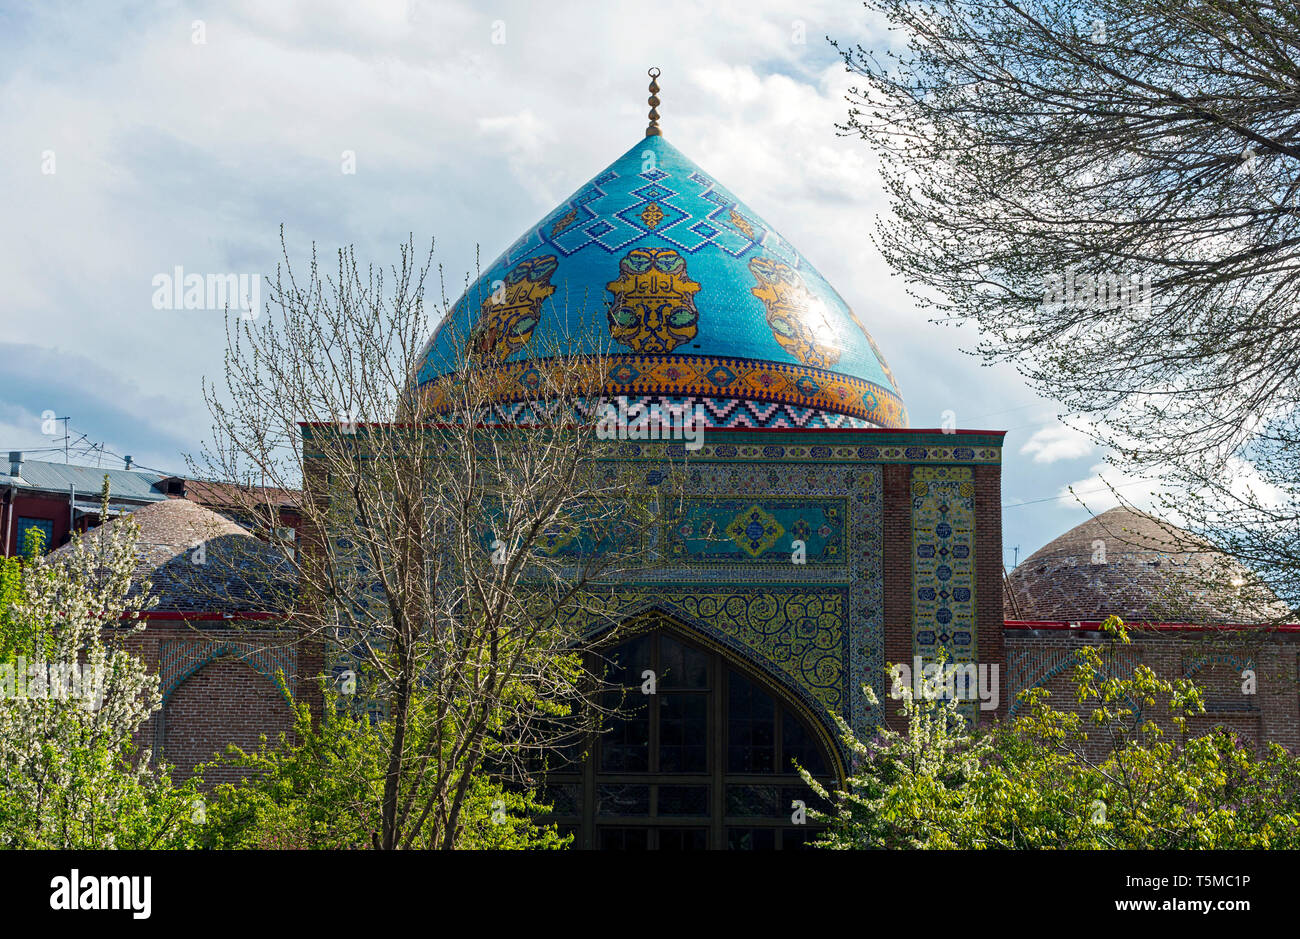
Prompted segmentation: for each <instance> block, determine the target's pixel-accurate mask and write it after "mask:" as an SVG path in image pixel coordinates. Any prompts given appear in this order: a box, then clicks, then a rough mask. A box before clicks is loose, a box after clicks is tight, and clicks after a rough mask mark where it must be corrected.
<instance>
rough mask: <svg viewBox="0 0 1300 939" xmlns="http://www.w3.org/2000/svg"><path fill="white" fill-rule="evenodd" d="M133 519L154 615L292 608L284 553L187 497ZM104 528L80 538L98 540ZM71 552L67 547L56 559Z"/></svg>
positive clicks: (139, 572) (139, 570) (140, 576)
mask: <svg viewBox="0 0 1300 939" xmlns="http://www.w3.org/2000/svg"><path fill="white" fill-rule="evenodd" d="M129 517H130V518H131V519H132V520H133V521H134V522H135V523H136V524H137V525H138V526H139V528H140V532H139V537H138V538H137V541H136V556H137V558H138V564H137V566H136V579H137V580H138V581H143V580H146V579H147V580H149V581H150V582H151V583H152V584H153V593H154V595H155V596H156V597H157V598H158V605H157V606H156V607H154V609H155V610H159V611H173V612H177V611H179V612H189V613H195V612H197V613H230V612H247V611H256V612H276V611H278V610H284V609H287V608H288V605H289V603H290V602H291V597H292V593H293V591H292V585H293V578H292V565H291V564H290V563H289V561H288V558H287V557H286V556H285V554H284V550H283V549H282V548H280V547H277V546H275V545H272V544H269V543H267V542H265V541H263V540H261V539H259V538H257V537H256V536H254V535H253V534H252V533H251V532H249V531H248V530H247V529H246V528H243V527H241V526H240V525H237V524H236V523H234V522H232V521H231V520H230V519H228V518H226V517H225V516H223V515H219V514H218V513H216V512H214V511H212V510H211V509H208V508H205V507H204V506H201V505H199V504H198V503H196V502H190V501H189V500H187V499H166V500H164V501H161V502H154V503H151V504H149V505H146V506H142V507H141V508H139V509H137V510H136V511H134V512H132V513H131V515H130V516H129ZM108 524H109V525H114V524H117V521H116V520H114V521H112V522H109V523H108ZM101 530H102V529H98V528H97V529H93V530H91V531H90V532H89V533H88V534H86V535H82V536H81V537H83V538H85V537H94V536H95V534H96V532H99V531H101ZM71 550H72V547H71V543H69V544H66V545H64V546H63V547H61V548H59V549H58V550H57V551H54V552H52V553H51V556H52V557H57V556H60V555H65V554H67V553H69V552H71Z"/></svg>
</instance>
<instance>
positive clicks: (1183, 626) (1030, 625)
mask: <svg viewBox="0 0 1300 939" xmlns="http://www.w3.org/2000/svg"><path fill="white" fill-rule="evenodd" d="M1101 623H1102V621H1101V620H1080V621H1078V622H1076V623H1066V622H1061V621H1059V620H1022V619H1009V620H1005V621H1004V622H1003V623H1002V627H1003V628H1004V629H1061V630H1068V631H1073V632H1100V631H1101ZM1124 625H1125V626H1127V627H1128V628H1129V629H1130V630H1134V631H1138V632H1141V631H1147V630H1154V631H1158V632H1218V631H1221V630H1223V631H1231V630H1238V631H1239V630H1247V629H1262V630H1264V631H1266V632H1281V633H1296V632H1300V623H1284V624H1281V625H1278V626H1268V625H1265V624H1262V623H1255V624H1249V623H1230V624H1227V625H1223V626H1206V625H1204V624H1201V623H1125V624H1124Z"/></svg>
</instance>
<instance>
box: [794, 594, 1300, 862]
mask: <svg viewBox="0 0 1300 939" xmlns="http://www.w3.org/2000/svg"><path fill="white" fill-rule="evenodd" d="M1105 628H1106V630H1107V631H1108V632H1109V633H1110V635H1111V636H1112V637H1113V640H1114V641H1115V642H1118V643H1127V642H1128V635H1127V632H1126V630H1125V628H1124V625H1123V623H1121V622H1120V621H1119V620H1118V619H1115V618H1112V619H1111V620H1108V621H1107V623H1106V625H1105ZM1076 655H1077V663H1076V666H1075V669H1074V673H1073V681H1074V685H1075V689H1076V695H1077V699H1078V703H1079V704H1080V705H1081V710H1080V711H1072V710H1071V711H1065V710H1057V709H1055V708H1053V707H1052V706H1051V705H1050V704H1049V694H1048V692H1047V691H1046V689H1042V688H1036V689H1031V690H1029V691H1026V692H1023V693H1022V694H1021V696H1020V700H1021V702H1022V711H1021V712H1020V713H1019V714H1018V715H1017V716H1016V717H1015V718H1014V719H1013V720H1011V721H1009V722H1004V723H1002V724H1000V725H997V726H996V727H994V728H993V729H991V730H989V731H987V732H972V731H970V730H969V729H968V728H967V725H966V721H965V718H964V717H963V715H962V713H961V711H960V708H959V706H958V704H957V702H954V701H943V700H939V699H938V698H936V697H932V696H927V695H922V697H921V698H920V699H913V697H912V694H911V691H910V689H906V688H900V689H899V691H900V692H901V694H900V695H899V697H901V708H902V713H903V716H904V718H905V720H906V722H907V732H906V733H902V732H897V731H891V730H887V729H883V728H882V729H881V730H880V732H879V734H878V736H877V737H876V738H875V739H873V740H871V741H868V742H863V741H860V740H858V739H856V738H855V737H854V736H853V735H852V733H851V732H849V730H848V727H847V726H846V725H841V730H842V731H843V732H844V734H845V742H846V744H847V745H848V747H849V749H850V751H851V753H852V754H853V756H854V766H855V768H854V772H853V774H852V776H851V777H850V779H849V780H848V783H849V785H848V787H847V789H846V790H845V791H843V792H835V793H830V794H829V796H828V797H829V798H830V799H831V801H832V803H833V809H832V810H831V811H830V812H829V813H826V814H823V813H821V812H817V811H812V812H811V814H812V816H813V817H814V818H817V819H820V820H825V821H827V822H828V823H829V828H828V830H827V832H826V835H825V836H824V838H823V839H822V840H821V841H820V842H819V844H820V846H822V847H827V848H839V849H844V848H897V847H909V848H940V849H942V848H961V849H979V848H1039V849H1044V848H1074V849H1079V848H1125V849H1180V848H1181V849H1189V848H1199V849H1204V848H1217V849H1229V848H1231V849H1243V848H1296V847H1300V760H1297V757H1295V756H1293V755H1292V754H1290V753H1288V752H1287V751H1285V750H1284V749H1283V748H1281V747H1279V746H1277V745H1270V746H1269V747H1268V748H1267V749H1266V750H1265V751H1264V752H1263V753H1258V754H1257V753H1255V752H1254V751H1252V750H1249V749H1246V748H1245V747H1242V746H1241V745H1240V744H1239V743H1238V742H1237V740H1236V738H1235V737H1233V736H1232V735H1231V734H1229V733H1227V732H1225V731H1223V730H1221V729H1216V730H1214V731H1212V732H1210V733H1208V734H1206V735H1204V736H1200V737H1195V738H1192V739H1189V740H1186V741H1185V742H1177V741H1175V740H1172V739H1170V738H1169V737H1168V736H1166V727H1168V728H1173V729H1176V730H1178V731H1179V732H1180V734H1181V733H1182V732H1184V731H1185V730H1186V721H1187V718H1188V717H1191V716H1193V715H1196V714H1202V713H1204V706H1203V704H1202V702H1201V697H1200V693H1199V692H1198V690H1197V689H1196V688H1195V687H1194V686H1193V684H1192V683H1191V682H1190V681H1187V680H1185V679H1179V680H1174V681H1170V680H1166V679H1162V678H1160V677H1159V676H1157V675H1156V674H1155V673H1154V672H1153V671H1152V670H1151V669H1150V668H1148V667H1146V666H1138V667H1137V668H1136V669H1134V670H1133V674H1132V676H1131V677H1129V678H1118V677H1115V676H1114V675H1111V674H1110V673H1109V671H1108V669H1107V667H1106V661H1105V652H1104V650H1103V649H1099V648H1096V647H1086V648H1083V649H1080V650H1078V652H1077V653H1076ZM801 773H802V771H801ZM803 776H804V779H805V781H806V782H808V783H809V785H811V786H812V787H813V788H814V789H815V790H817V791H818V793H819V794H820V795H823V796H824V797H827V794H826V793H825V792H824V791H823V790H821V789H820V787H819V786H818V785H817V783H816V782H815V781H814V780H813V779H812V778H811V777H809V776H808V775H807V774H806V773H803Z"/></svg>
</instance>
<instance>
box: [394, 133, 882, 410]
mask: <svg viewBox="0 0 1300 939" xmlns="http://www.w3.org/2000/svg"><path fill="white" fill-rule="evenodd" d="M452 337H458V339H457V341H468V342H469V344H470V346H471V348H472V350H473V352H474V354H475V355H476V356H477V357H478V360H479V361H480V362H484V363H487V364H489V365H490V367H492V368H495V369H498V370H500V373H501V383H500V387H501V388H502V389H503V390H502V392H501V395H500V399H499V401H498V409H499V410H500V411H501V412H502V415H503V416H505V417H509V416H510V414H511V413H515V414H518V413H519V409H522V408H526V407H527V406H528V405H527V402H528V401H529V400H530V399H531V398H532V397H533V389H534V388H535V387H536V386H537V385H538V371H537V369H538V368H539V367H541V368H545V362H544V361H543V360H542V357H545V356H546V355H547V354H548V352H549V353H551V354H554V350H555V349H556V348H557V345H556V342H557V341H558V340H560V339H561V338H563V337H581V338H582V339H583V341H584V342H585V343H586V344H587V345H588V346H590V347H592V348H593V349H594V347H596V346H603V351H604V352H606V353H608V354H609V355H610V357H611V363H612V365H611V369H610V372H609V376H608V382H607V384H606V391H607V392H608V393H609V394H611V395H616V396H625V397H627V398H628V400H629V401H630V402H632V401H634V402H638V403H643V404H650V403H659V404H661V405H675V406H682V405H686V406H696V405H699V406H703V407H704V409H705V414H706V419H707V421H708V423H709V424H711V425H712V426H740V427H862V426H879V427H905V426H907V412H906V409H905V408H904V407H903V401H902V398H901V396H900V395H899V392H898V386H897V384H896V383H895V381H894V376H893V373H892V372H891V371H890V369H889V366H888V365H887V364H886V363H885V358H884V356H883V355H882V354H881V352H880V349H879V348H878V347H877V346H876V344H875V342H874V341H873V340H872V338H871V336H870V334H868V332H867V330H866V327H865V326H864V325H863V324H862V322H861V321H860V320H859V319H858V317H857V316H856V315H855V314H854V313H853V311H852V310H851V309H850V308H849V306H848V304H846V303H845V302H844V300H843V299H842V298H841V297H840V295H839V294H838V293H836V292H835V290H834V289H833V288H832V287H831V286H830V284H828V283H827V282H826V280H825V279H824V278H823V277H822V276H821V275H820V274H819V273H817V271H816V270H815V269H814V268H813V267H812V265H811V264H809V263H808V262H807V261H806V260H804V258H803V256H802V255H800V254H799V252H798V251H796V250H795V249H794V247H793V246H791V245H790V243H789V242H787V241H786V240H785V239H784V238H782V237H781V236H780V235H779V234H777V233H776V232H775V231H773V230H772V228H771V226H769V225H768V224H767V223H766V222H764V221H763V220H762V219H761V218H759V217H758V215H757V214H755V213H754V212H753V211H752V210H750V209H749V207H748V206H746V205H744V204H743V203H742V202H740V201H739V200H738V199H737V198H736V197H735V196H733V195H732V194H731V193H730V192H728V191H727V190H726V189H725V188H723V187H722V186H721V185H719V184H718V183H717V182H716V181H715V180H714V179H713V177H711V176H709V175H708V174H707V173H705V172H704V171H703V170H701V169H700V168H699V167H698V166H696V165H695V164H694V163H692V162H691V161H690V160H688V159H687V158H686V157H685V156H683V155H682V154H681V153H680V152H679V151H678V150H677V149H676V148H675V147H673V146H672V145H671V144H670V143H668V142H667V141H666V140H664V138H663V137H661V136H653V137H647V138H645V139H644V140H643V141H638V143H637V144H636V146H634V147H632V149H630V150H628V151H627V153H625V154H623V155H622V156H621V157H619V158H618V159H617V160H615V161H614V163H613V164H612V165H610V166H609V167H608V168H607V169H605V170H604V171H602V172H601V173H600V174H598V175H597V176H596V177H595V178H594V179H592V180H591V182H589V183H587V184H586V185H585V186H583V187H582V188H581V189H579V190H578V191H577V192H575V193H574V194H573V195H572V196H570V197H569V198H568V199H567V200H565V201H564V202H563V203H562V204H561V205H559V206H558V207H557V208H556V209H555V210H554V211H553V212H551V213H550V214H549V215H547V216H546V217H545V218H544V219H542V220H541V221H540V222H539V223H538V224H536V225H534V226H533V227H532V228H530V229H529V230H528V231H526V232H525V233H524V234H523V236H522V237H521V238H519V240H518V241H516V242H515V243H514V244H513V245H511V246H510V247H509V248H508V249H506V251H505V253H504V254H502V255H501V257H499V258H497V260H496V261H494V262H493V263H492V264H491V265H490V266H489V267H488V268H487V269H486V271H485V272H484V273H483V275H482V276H481V277H480V278H479V279H478V280H477V281H475V282H474V283H473V284H471V285H470V287H469V289H468V290H467V291H466V292H465V294H464V295H463V296H462V297H461V298H460V299H459V300H458V301H457V302H456V303H455V305H454V306H453V308H452V310H451V312H450V314H449V315H448V317H447V319H446V320H445V321H444V322H443V323H442V324H440V325H439V328H438V330H437V331H436V332H435V333H434V335H433V337H432V338H431V339H430V340H429V344H428V347H427V348H426V350H425V353H424V365H423V366H422V368H421V370H420V373H419V381H420V383H421V385H422V386H424V388H425V390H426V392H428V393H430V401H431V403H432V406H433V407H434V408H435V409H436V408H437V406H438V403H439V402H440V401H441V396H440V395H439V394H438V391H437V377H438V376H439V375H440V374H442V373H444V372H446V371H448V370H449V366H450V363H451V362H453V361H455V354H456V350H455V349H453V348H452V345H451V344H452V341H453V339H452ZM512 409H513V411H512Z"/></svg>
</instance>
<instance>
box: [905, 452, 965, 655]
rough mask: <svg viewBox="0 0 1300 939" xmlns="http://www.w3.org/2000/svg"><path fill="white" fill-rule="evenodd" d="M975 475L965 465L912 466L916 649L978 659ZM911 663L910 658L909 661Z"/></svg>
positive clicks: (914, 641) (929, 653)
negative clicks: (976, 638)
mask: <svg viewBox="0 0 1300 939" xmlns="http://www.w3.org/2000/svg"><path fill="white" fill-rule="evenodd" d="M975 635H976V633H975V480H974V476H973V471H972V470H971V469H970V467H967V466H917V467H913V469H912V653H913V655H919V656H921V657H922V659H923V660H924V661H925V662H927V663H928V662H932V661H934V660H935V659H936V658H937V655H938V652H939V650H940V649H944V650H946V651H947V659H948V662H949V663H951V664H964V663H967V662H975V661H976V649H975ZM909 667H910V663H909Z"/></svg>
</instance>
